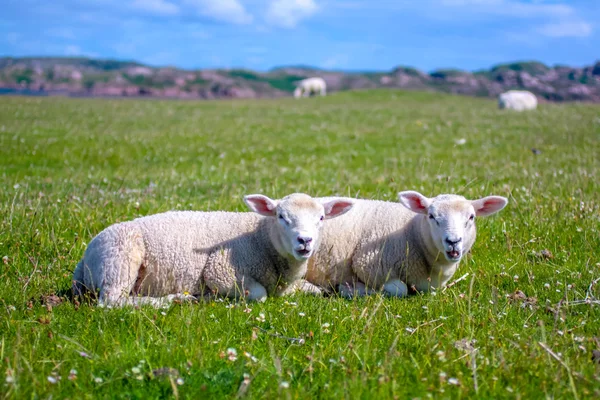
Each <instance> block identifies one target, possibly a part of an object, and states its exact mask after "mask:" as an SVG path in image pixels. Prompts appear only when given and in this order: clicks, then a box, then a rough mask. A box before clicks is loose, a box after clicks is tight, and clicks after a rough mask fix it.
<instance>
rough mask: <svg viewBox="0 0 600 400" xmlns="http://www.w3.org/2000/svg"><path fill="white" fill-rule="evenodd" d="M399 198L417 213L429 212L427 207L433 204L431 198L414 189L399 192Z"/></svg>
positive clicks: (405, 205)
mask: <svg viewBox="0 0 600 400" xmlns="http://www.w3.org/2000/svg"><path fill="white" fill-rule="evenodd" d="M398 200H400V203H402V205H403V206H404V207H406V208H408V209H409V210H411V211H413V212H416V213H417V214H427V209H428V208H429V206H430V205H431V200H429V199H428V198H427V197H425V196H423V195H422V194H421V193H419V192H414V191H412V190H407V191H405V192H400V193H398Z"/></svg>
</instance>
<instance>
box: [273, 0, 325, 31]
mask: <svg viewBox="0 0 600 400" xmlns="http://www.w3.org/2000/svg"><path fill="white" fill-rule="evenodd" d="M317 9H318V7H317V4H316V3H315V2H314V0H273V1H271V4H269V8H268V9H267V14H266V20H267V22H269V23H270V24H272V25H276V26H280V27H284V28H293V27H295V26H296V25H297V24H298V22H300V20H302V19H305V18H308V17H310V16H311V15H313V14H314V13H315V12H316V11H317Z"/></svg>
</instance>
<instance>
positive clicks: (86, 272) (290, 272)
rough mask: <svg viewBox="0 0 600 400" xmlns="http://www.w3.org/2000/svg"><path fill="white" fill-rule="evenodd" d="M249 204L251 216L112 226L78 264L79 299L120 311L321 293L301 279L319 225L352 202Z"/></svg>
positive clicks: (162, 218)
mask: <svg viewBox="0 0 600 400" xmlns="http://www.w3.org/2000/svg"><path fill="white" fill-rule="evenodd" d="M244 202H245V203H246V204H247V206H248V207H249V208H250V209H251V210H252V211H254V212H244V213H241V212H224V211H215V212H199V211H170V212H166V213H161V214H155V215H150V216H145V217H141V218H137V219H134V220H133V221H128V222H122V223H118V224H115V225H112V226H109V227H108V228H106V229H105V230H103V231H102V232H100V233H99V234H98V235H97V236H96V237H95V238H94V239H92V241H91V242H90V244H89V245H88V247H87V249H86V251H85V254H84V256H83V259H82V260H81V261H80V262H79V264H78V265H77V268H76V269H75V272H74V276H73V291H74V293H75V294H81V293H82V292H84V291H85V290H92V291H95V290H99V291H100V293H99V304H100V305H116V306H122V305H126V304H140V305H141V304H150V305H154V306H160V305H168V304H169V303H170V302H171V301H172V300H173V299H174V298H188V297H191V296H188V295H184V293H186V292H189V293H192V294H203V293H204V292H203V290H204V287H207V288H208V289H210V290H211V291H212V292H213V293H215V294H219V295H225V296H230V297H234V298H238V297H246V298H247V299H248V300H264V299H265V297H266V296H267V294H269V295H273V294H275V295H284V294H287V293H290V292H292V291H294V290H296V289H299V290H304V291H308V292H313V293H316V292H318V293H320V290H319V289H318V288H316V287H314V286H313V285H310V284H308V283H305V282H303V281H301V278H302V277H303V276H304V274H305V272H306V267H307V262H308V259H309V257H310V256H311V255H312V254H313V253H314V251H315V250H316V249H317V247H318V245H319V232H320V229H321V226H322V225H323V222H322V221H323V220H324V219H329V218H334V217H337V216H339V215H342V214H343V213H345V212H346V211H348V210H349V209H350V208H351V207H352V205H353V200H351V199H330V200H327V201H323V202H321V201H318V200H316V199H313V198H312V197H310V196H308V195H306V194H301V193H295V194H291V195H289V196H287V197H284V198H283V199H281V200H280V201H276V200H272V199H270V198H268V197H266V196H263V195H248V196H245V197H244ZM139 296H147V297H139ZM161 296H165V297H161Z"/></svg>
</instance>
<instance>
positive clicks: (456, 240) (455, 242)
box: [445, 238, 462, 246]
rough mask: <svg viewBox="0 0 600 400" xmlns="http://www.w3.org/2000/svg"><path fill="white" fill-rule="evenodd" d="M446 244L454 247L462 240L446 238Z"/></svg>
mask: <svg viewBox="0 0 600 400" xmlns="http://www.w3.org/2000/svg"><path fill="white" fill-rule="evenodd" d="M445 240H446V243H448V244H449V245H450V246H454V245H457V244H458V243H460V242H462V238H458V239H455V238H446V239H445Z"/></svg>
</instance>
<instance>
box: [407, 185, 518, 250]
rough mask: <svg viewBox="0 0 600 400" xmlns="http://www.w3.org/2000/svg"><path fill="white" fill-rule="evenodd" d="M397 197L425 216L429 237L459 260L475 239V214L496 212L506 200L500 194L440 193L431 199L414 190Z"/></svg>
mask: <svg viewBox="0 0 600 400" xmlns="http://www.w3.org/2000/svg"><path fill="white" fill-rule="evenodd" d="M398 198H399V199H400V203H402V204H403V205H404V206H405V207H406V208H408V209H409V210H412V211H414V212H416V213H419V214H424V215H426V216H427V220H428V223H429V230H430V233H431V239H432V240H433V242H434V243H435V246H436V248H437V250H438V251H440V252H441V253H443V254H444V256H445V257H446V260H448V261H450V262H458V261H460V259H461V258H462V256H463V255H464V254H465V253H466V252H468V251H469V249H470V248H471V246H472V245H473V243H474V242H475V235H476V229H475V217H486V216H488V215H492V214H495V213H497V212H498V211H500V210H502V209H503V208H504V207H505V206H506V204H507V203H508V200H507V199H506V198H504V197H500V196H488V197H484V198H482V199H478V200H467V199H465V198H464V197H462V196H457V195H452V194H442V195H439V196H437V197H434V198H431V199H430V198H427V197H425V196H423V195H422V194H420V193H417V192H413V191H406V192H400V193H398Z"/></svg>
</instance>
